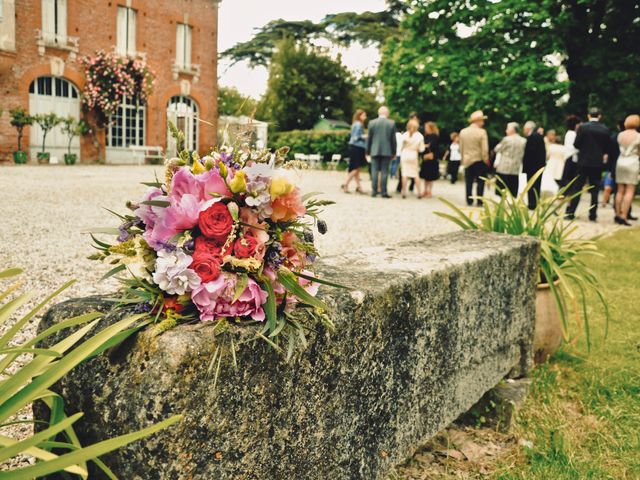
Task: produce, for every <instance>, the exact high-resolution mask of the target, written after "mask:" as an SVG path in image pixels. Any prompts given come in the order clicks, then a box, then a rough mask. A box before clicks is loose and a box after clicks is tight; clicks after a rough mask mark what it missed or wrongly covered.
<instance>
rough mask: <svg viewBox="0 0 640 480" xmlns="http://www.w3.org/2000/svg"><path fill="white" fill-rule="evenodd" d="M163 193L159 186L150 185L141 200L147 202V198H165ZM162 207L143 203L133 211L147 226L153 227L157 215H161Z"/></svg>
mask: <svg viewBox="0 0 640 480" xmlns="http://www.w3.org/2000/svg"><path fill="white" fill-rule="evenodd" d="M163 195H164V193H163V192H162V190H160V189H159V188H155V187H152V188H150V189H148V190H147V193H146V194H145V195H144V199H143V200H142V201H143V202H147V201H149V200H166V197H164V196H163ZM163 210H164V208H163V207H154V206H151V205H143V204H140V206H139V207H138V208H137V209H136V210H135V211H134V212H133V213H135V214H136V215H137V216H138V218H140V219H141V220H142V221H143V222H144V224H145V225H146V226H147V228H153V226H154V225H155V224H156V221H157V219H158V217H159V216H161V215H162V213H163Z"/></svg>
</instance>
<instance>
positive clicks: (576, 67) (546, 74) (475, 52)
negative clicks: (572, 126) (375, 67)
mask: <svg viewBox="0 0 640 480" xmlns="http://www.w3.org/2000/svg"><path fill="white" fill-rule="evenodd" d="M638 34H640V4H639V3H638V2H635V1H629V0H536V1H534V0H499V1H492V2H489V1H484V0H428V1H427V0H419V1H414V2H412V9H411V11H410V12H409V13H408V14H407V16H406V18H405V20H404V22H403V24H402V26H401V31H400V38H399V39H391V40H390V41H389V42H388V44H387V46H386V48H385V50H384V55H383V63H382V68H381V78H382V80H383V82H384V84H385V93H386V96H387V100H388V101H389V102H390V103H391V104H392V105H393V106H394V107H395V108H396V109H398V110H400V111H401V112H402V113H403V114H406V113H408V112H409V111H410V110H422V111H426V112H429V113H430V114H431V115H432V116H434V117H436V118H438V119H440V120H442V121H443V122H445V123H446V124H447V125H448V126H449V127H454V126H455V127H457V126H460V122H462V121H464V118H465V114H468V113H469V112H470V111H472V110H475V109H484V110H485V111H488V112H489V113H490V116H491V117H492V118H493V119H495V120H497V121H498V122H499V123H500V125H493V130H494V134H496V133H497V132H498V130H501V129H502V123H504V122H505V121H507V120H510V119H517V120H524V119H525V118H534V119H538V120H540V121H544V122H545V123H546V122H547V121H548V122H556V121H557V120H558V117H559V116H560V115H561V114H562V113H565V112H575V113H580V114H584V112H585V110H586V109H587V106H588V103H589V98H592V99H593V98H599V99H600V101H601V105H599V106H600V107H601V108H602V109H604V111H605V114H606V115H608V117H609V119H612V120H617V119H618V118H619V117H620V116H622V115H624V113H626V112H628V111H631V110H633V109H638V100H637V98H638V96H637V94H636V95H634V94H633V92H637V91H638V89H639V88H640V76H639V75H638V74H637V72H638V70H639V69H640V55H639V54H638V53H640V49H639V48H638V46H637V41H635V40H634V39H637V38H638ZM560 66H563V67H564V68H565V70H566V73H567V76H568V80H566V81H565V80H563V81H561V80H559V79H558V78H559V77H558V73H559V72H560V70H559V67H560ZM566 93H568V94H569V95H568V102H566V105H564V107H563V108H562V109H560V108H558V105H562V104H563V103H564V102H561V101H560V100H561V98H562V97H563V96H564V95H565V94H566ZM563 100H566V97H565V98H564V99H563ZM563 110H564V112H563Z"/></svg>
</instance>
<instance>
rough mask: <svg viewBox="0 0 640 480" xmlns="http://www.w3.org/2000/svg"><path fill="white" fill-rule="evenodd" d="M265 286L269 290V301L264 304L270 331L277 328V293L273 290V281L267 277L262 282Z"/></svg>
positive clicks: (267, 326)
mask: <svg viewBox="0 0 640 480" xmlns="http://www.w3.org/2000/svg"><path fill="white" fill-rule="evenodd" d="M262 286H263V288H264V289H265V290H266V291H267V301H266V302H265V304H264V313H265V316H266V317H267V324H266V326H265V327H266V328H267V330H268V331H272V330H273V329H274V328H276V324H277V321H278V319H277V312H276V294H275V292H274V291H273V287H272V286H271V282H270V281H269V279H268V278H265V279H264V280H263V282H262Z"/></svg>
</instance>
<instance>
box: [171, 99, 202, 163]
mask: <svg viewBox="0 0 640 480" xmlns="http://www.w3.org/2000/svg"><path fill="white" fill-rule="evenodd" d="M167 120H168V121H170V122H172V123H173V124H174V125H175V126H176V127H177V128H178V130H180V131H181V132H184V141H185V147H186V148H187V149H188V150H196V149H197V148H198V105H197V104H196V102H195V101H194V100H193V99H192V98H191V97H187V96H184V95H176V96H174V97H171V99H170V100H169V104H168V105H167ZM167 135H168V137H167V145H168V148H167V151H174V150H175V141H174V140H173V137H172V136H171V133H170V132H169V133H168V134H167Z"/></svg>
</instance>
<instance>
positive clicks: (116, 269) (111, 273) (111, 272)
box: [100, 263, 127, 281]
mask: <svg viewBox="0 0 640 480" xmlns="http://www.w3.org/2000/svg"><path fill="white" fill-rule="evenodd" d="M126 268H127V266H126V265H124V264H122V263H121V264H120V265H118V266H116V267H114V268H112V269H111V270H109V271H108V272H107V273H105V274H104V275H103V276H102V278H101V279H100V281H102V280H106V279H107V278H109V277H112V276H114V275H115V274H116V273H120V272H121V271H123V270H125V269H126Z"/></svg>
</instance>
